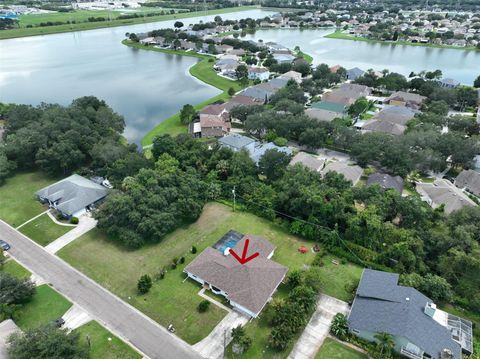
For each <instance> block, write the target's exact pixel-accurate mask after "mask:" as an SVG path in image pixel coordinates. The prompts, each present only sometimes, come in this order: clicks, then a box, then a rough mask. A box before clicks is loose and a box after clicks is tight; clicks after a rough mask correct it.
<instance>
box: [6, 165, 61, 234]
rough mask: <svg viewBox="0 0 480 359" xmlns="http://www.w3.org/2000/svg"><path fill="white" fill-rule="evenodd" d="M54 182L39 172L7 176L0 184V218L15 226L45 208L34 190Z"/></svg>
mask: <svg viewBox="0 0 480 359" xmlns="http://www.w3.org/2000/svg"><path fill="white" fill-rule="evenodd" d="M53 182H55V179H52V178H49V177H46V176H45V175H44V174H42V173H41V172H26V173H25V172H23V173H18V174H16V175H15V176H12V177H10V178H7V180H6V181H5V183H4V184H3V185H1V186H0V204H1V205H0V219H3V220H4V221H5V222H7V223H8V224H10V225H12V226H14V227H17V226H19V225H21V224H22V223H24V222H26V221H27V220H29V219H30V218H32V217H34V216H36V215H37V214H40V213H42V212H43V211H44V210H45V209H44V207H43V206H42V205H41V204H40V202H38V201H37V200H36V198H35V192H36V191H38V190H39V189H41V188H43V187H45V186H48V185H49V184H52V183H53Z"/></svg>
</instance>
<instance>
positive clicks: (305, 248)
mask: <svg viewBox="0 0 480 359" xmlns="http://www.w3.org/2000/svg"><path fill="white" fill-rule="evenodd" d="M298 251H299V252H300V253H307V252H308V249H307V247H305V246H300V247H299V248H298Z"/></svg>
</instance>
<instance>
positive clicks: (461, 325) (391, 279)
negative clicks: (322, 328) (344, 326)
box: [348, 269, 473, 359]
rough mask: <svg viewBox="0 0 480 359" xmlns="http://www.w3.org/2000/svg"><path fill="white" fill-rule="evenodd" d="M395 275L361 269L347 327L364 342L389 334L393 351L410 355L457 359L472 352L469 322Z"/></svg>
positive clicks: (413, 358) (419, 357)
mask: <svg viewBox="0 0 480 359" xmlns="http://www.w3.org/2000/svg"><path fill="white" fill-rule="evenodd" d="M398 280H399V274H397V273H387V272H381V271H377V270H372V269H364V270H363V273H362V278H361V280H360V284H359V285H358V289H357V292H356V295H355V299H354V301H353V304H352V309H351V311H350V314H349V315H348V328H349V331H350V332H351V333H352V334H354V335H356V336H358V337H360V338H362V339H364V340H367V341H372V342H377V339H376V338H375V335H376V334H378V333H388V334H390V335H391V336H392V338H393V341H394V343H395V345H394V348H393V349H394V350H395V351H396V352H398V353H400V354H402V355H404V356H406V357H408V358H412V359H423V358H430V359H444V358H450V359H461V358H462V351H463V352H464V353H465V354H467V355H470V354H472V352H473V344H472V323H471V322H469V321H468V320H465V319H463V318H460V317H458V316H456V315H452V314H450V313H447V312H444V311H443V310H440V309H438V308H437V306H436V305H435V303H434V302H433V301H432V300H431V299H430V298H428V297H427V296H425V295H423V294H422V293H420V292H419V291H418V290H416V289H415V288H411V287H405V286H401V285H399V284H398Z"/></svg>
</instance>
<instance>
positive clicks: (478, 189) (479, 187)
mask: <svg viewBox="0 0 480 359" xmlns="http://www.w3.org/2000/svg"><path fill="white" fill-rule="evenodd" d="M455 186H457V187H458V188H460V189H465V190H467V191H468V192H470V193H473V194H474V195H475V196H480V173H478V172H477V171H474V170H464V171H462V172H461V173H460V174H459V175H458V176H457V178H456V179H455Z"/></svg>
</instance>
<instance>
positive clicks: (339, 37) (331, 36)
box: [324, 31, 480, 51]
mask: <svg viewBox="0 0 480 359" xmlns="http://www.w3.org/2000/svg"><path fill="white" fill-rule="evenodd" d="M324 38H326V39H335V40H349V41H362V42H369V43H372V44H375V43H376V44H383V45H393V46H397V45H399V46H417V47H429V48H435V49H451V50H463V51H480V49H477V48H476V47H472V46H467V47H459V46H454V45H439V44H423V43H412V42H408V41H404V40H401V41H395V42H393V41H385V40H374V39H368V38H365V37H360V36H359V37H356V36H353V35H350V34H345V33H343V32H340V31H335V32H332V33H331V34H328V35H325V36H324Z"/></svg>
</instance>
